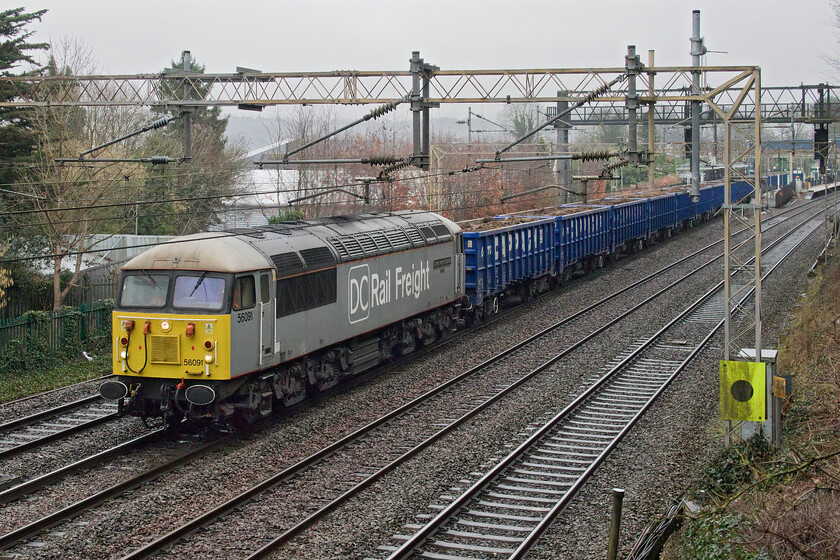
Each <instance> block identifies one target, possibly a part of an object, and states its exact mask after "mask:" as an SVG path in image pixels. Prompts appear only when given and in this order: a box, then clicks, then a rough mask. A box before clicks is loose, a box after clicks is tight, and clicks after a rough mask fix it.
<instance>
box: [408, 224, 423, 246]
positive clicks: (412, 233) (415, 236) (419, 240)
mask: <svg viewBox="0 0 840 560" xmlns="http://www.w3.org/2000/svg"><path fill="white" fill-rule="evenodd" d="M405 232H406V233H407V234H408V239H409V240H410V241H411V244H412V245H413V246H415V247H422V246H423V245H425V244H426V238H425V237H423V234H422V233H420V230H419V229H417V227H416V226H413V225H412V226H409V227H408V228H406V230H405Z"/></svg>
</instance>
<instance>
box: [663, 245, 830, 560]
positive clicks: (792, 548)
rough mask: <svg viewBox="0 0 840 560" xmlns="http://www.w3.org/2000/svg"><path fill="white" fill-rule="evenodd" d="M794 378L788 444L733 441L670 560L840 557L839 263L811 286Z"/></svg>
mask: <svg viewBox="0 0 840 560" xmlns="http://www.w3.org/2000/svg"><path fill="white" fill-rule="evenodd" d="M778 367H779V371H780V372H782V373H789V374H792V375H793V395H792V396H791V398H790V399H789V400H788V401H787V402H786V403H785V406H784V408H783V412H784V430H783V434H784V443H783V446H782V449H781V450H773V449H770V448H769V447H767V446H766V444H764V443H763V441H760V440H757V441H750V442H746V443H744V444H741V445H739V446H735V447H732V448H731V449H729V450H727V451H726V452H725V453H723V454H722V455H721V456H720V457H718V458H717V460H716V461H714V462H713V463H712V464H711V465H709V466H708V468H707V470H706V477H705V481H704V484H705V490H706V493H707V494H708V495H709V496H711V500H709V502H710V503H708V504H707V507H706V508H705V509H704V510H703V511H702V512H701V514H700V515H698V516H695V517H694V518H692V519H688V520H686V522H685V523H684V524H683V527H682V528H681V529H680V531H679V532H677V533H676V534H675V535H674V536H673V537H672V538H671V540H670V541H669V542H668V544H667V545H666V547H665V550H664V551H663V554H662V558H663V559H664V560H688V559H691V560H786V559H790V560H794V559H797V560H799V559H804V560H828V559H838V558H840V263H838V261H837V259H836V258H835V259H834V260H833V261H832V262H830V263H829V264H828V265H827V266H825V267H824V268H822V269H821V271H820V274H819V276H818V277H817V279H816V280H815V281H814V282H812V283H811V285H810V287H809V289H808V292H807V294H806V297H805V299H804V300H803V304H802V306H801V307H800V308H799V309H798V311H797V312H796V316H795V320H794V322H793V323H792V324H791V325H790V326H789V328H788V329H787V331H786V334H785V336H784V338H783V340H782V346H781V349H780V352H779V364H778Z"/></svg>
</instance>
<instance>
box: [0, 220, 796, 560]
mask: <svg viewBox="0 0 840 560" xmlns="http://www.w3.org/2000/svg"><path fill="white" fill-rule="evenodd" d="M803 211H804V210H803ZM795 214H798V212H797V213H792V214H791V215H795ZM784 219H785V218H781V217H780V219H779V222H781V221H783V220H784ZM717 244H718V243H713V244H710V245H708V246H706V247H704V248H702V249H700V250H699V251H696V252H695V253H693V254H692V255H689V256H688V257H685V258H683V259H680V260H679V261H677V262H675V263H673V264H672V265H669V266H667V267H665V268H663V269H662V270H660V271H657V272H656V273H654V274H651V275H649V276H648V277H646V278H644V279H642V280H640V281H638V282H636V283H634V284H632V285H631V286H628V287H626V288H624V289H622V290H620V291H618V292H616V293H615V294H612V295H610V296H608V297H606V298H604V299H602V300H601V301H599V302H597V303H596V304H594V305H593V306H590V308H589V309H594V308H596V307H599V306H601V305H603V304H604V303H605V302H607V301H609V300H611V299H613V298H614V297H616V296H618V295H619V294H621V293H624V292H626V291H628V290H630V289H632V288H634V287H636V286H639V285H641V284H643V283H644V282H647V281H648V280H650V279H651V278H653V277H655V276H657V275H659V274H661V273H662V271H664V270H668V269H671V268H674V267H676V266H678V265H679V264H681V263H684V262H686V261H687V260H688V259H690V258H692V257H694V256H697V255H699V254H701V253H703V252H704V251H706V250H708V249H709V248H711V247H713V246H715V245H717ZM710 262H711V261H710ZM708 264H709V263H706V265H708ZM706 265H704V266H706ZM584 311H586V310H584ZM583 313H584V312H583V311H582V312H580V313H578V314H575V315H574V316H571V317H569V318H566V319H564V320H563V321H560V322H558V323H557V324H556V325H553V326H552V327H549V328H548V329H546V330H545V331H543V332H541V333H538V335H535V337H532V338H531V339H529V340H528V341H526V343H527V342H530V341H533V340H535V339H537V338H539V337H540V336H544V335H545V334H546V333H547V332H550V331H552V330H554V329H556V328H557V327H559V326H561V325H562V324H565V323H568V322H569V321H571V320H573V319H574V318H576V317H579V316H581V315H582V314H583ZM593 336H594V335H593ZM522 346H523V345H519V347H522ZM515 348H516V347H514V348H511V349H509V350H508V351H506V352H505V353H502V355H503V356H504V355H507V354H509V353H511V352H512V351H514V350H515ZM558 359H559V358H558ZM488 362H489V361H488ZM483 365H486V364H482V366H483ZM546 367H547V366H546ZM475 369H476V368H473V370H475ZM473 370H470V371H469V372H465V374H463V375H462V376H461V377H459V378H457V379H455V380H453V381H452V382H450V383H449V384H447V385H446V386H442V387H440V388H438V389H437V390H435V391H433V392H431V393H441V392H444V391H446V390H447V388H448V389H449V390H450V391H452V390H453V389H452V387H453V386H454V385H455V383H457V382H458V381H459V380H461V379H464V378H466V377H469V376H471V375H473V374H474V373H475V371H473ZM532 373H533V374H536V373H538V372H532ZM524 381H525V380H524V379H523V380H522V381H520V382H519V383H517V384H516V385H515V386H518V385H519V384H521V383H522V382H524ZM515 386H513V384H511V386H510V388H509V389H508V390H506V391H504V392H503V393H501V394H499V395H498V396H497V397H496V398H495V399H493V400H490V401H489V402H487V403H486V404H485V405H484V406H482V407H480V408H476V409H475V410H473V411H472V412H468V413H465V414H463V415H462V419H461V420H460V421H459V422H458V423H457V424H456V425H459V424H461V423H463V421H465V420H466V419H468V418H469V417H471V416H473V415H474V414H477V413H478V412H479V411H480V410H483V409H484V408H485V407H486V406H489V405H490V404H492V402H495V400H497V399H498V398H501V397H502V396H503V395H504V394H507V393H508V392H509V391H511V390H513V389H515ZM433 396H434V395H431V394H427V395H424V396H423V397H421V399H418V401H420V400H427V399H430V398H432V397H433ZM419 404H420V403H419V402H414V403H409V404H408V405H406V406H405V407H402V408H401V409H398V410H397V411H394V412H393V413H392V414H391V415H389V416H388V417H385V418H382V419H380V420H379V421H377V422H374V423H372V424H371V425H369V426H367V427H365V428H363V429H362V430H360V431H359V432H357V433H355V434H351V436H348V437H347V438H344V439H343V440H342V441H340V442H336V443H335V444H333V445H332V446H330V447H328V448H325V449H323V450H321V451H320V452H318V453H316V454H315V455H313V456H311V457H310V458H307V459H306V460H304V461H301V462H300V463H299V464H298V465H295V466H293V467H291V468H289V469H285V470H284V471H283V472H281V473H278V474H277V475H276V476H274V477H271V478H269V479H268V480H266V481H265V482H264V483H263V484H261V485H259V486H258V487H255V488H253V489H251V490H249V491H248V492H246V493H245V494H243V495H241V496H238V497H237V498H234V499H233V500H231V501H229V502H227V503H225V504H222V506H220V507H219V508H216V510H214V511H212V512H207V513H206V514H205V515H202V516H201V518H198V519H196V520H194V521H193V522H191V523H189V524H187V525H185V526H184V527H181V528H179V529H177V530H175V531H173V532H172V533H170V534H169V535H166V536H164V537H163V538H162V539H159V540H158V541H156V542H154V543H151V544H150V545H149V546H147V547H144V548H143V549H141V550H138V551H135V552H134V553H132V554H130V555H128V556H127V557H126V558H141V557H147V556H149V555H151V554H154V553H155V552H156V550H160V549H162V548H165V547H167V546H170V545H171V544H172V543H174V542H177V541H178V540H179V539H180V538H182V537H183V536H185V535H188V534H189V533H191V532H193V531H195V530H196V529H198V528H200V527H203V526H206V525H207V524H209V523H210V522H211V521H212V520H213V519H216V518H218V516H220V515H223V514H224V513H227V512H229V511H231V510H232V509H233V508H235V507H239V506H241V505H242V504H244V503H246V502H248V501H249V500H251V499H253V498H254V497H255V496H257V495H259V494H260V493H262V492H263V491H265V490H266V489H269V488H272V487H275V486H277V485H278V484H281V483H282V482H286V481H289V480H292V479H294V478H296V477H298V476H299V475H300V474H301V473H303V472H305V471H307V470H310V469H311V468H312V467H313V466H314V465H316V464H318V463H319V462H321V461H323V460H324V459H325V458H327V457H330V456H332V455H335V454H338V453H339V452H340V451H341V450H342V449H347V446H348V445H350V446H351V447H352V444H358V443H359V441H360V438H361V437H363V436H364V435H366V434H373V433H374V432H375V430H376V429H377V428H379V427H381V426H384V425H386V424H389V423H393V422H394V420H395V419H396V418H398V417H400V415H403V417H404V418H409V419H410V418H414V417H416V412H415V413H414V414H413V415H410V414H407V413H409V411H410V410H412V409H413V408H414V407H415V406H417V405H419ZM403 421H407V420H403ZM408 421H410V420H408ZM392 427H396V424H394V426H392ZM453 429H454V426H453ZM441 435H443V434H442V433H440V434H438V435H437V436H433V438H431V439H428V438H427V439H428V441H426V442H421V443H419V444H418V445H417V446H415V447H416V448H417V449H414V450H413V451H411V452H407V453H403V454H401V455H400V456H399V457H397V458H396V459H397V463H396V464H399V463H401V462H402V461H404V460H406V459H407V458H409V457H410V456H413V455H414V454H416V453H417V452H419V450H420V449H422V448H424V447H425V446H427V445H429V444H431V443H432V442H433V441H434V440H435V439H437V438H439V437H440V436H441ZM144 437H147V436H144ZM374 437H375V435H374ZM140 439H143V438H138V440H140ZM151 439H152V438H151V437H150V438H149V440H151ZM412 443H414V442H412ZM129 444H135V445H136V443H135V442H128V443H127V444H123V446H125V448H127V447H128V446H129ZM214 445H216V444H214ZM123 446H120V447H123ZM408 447H411V445H409V446H408ZM214 449H217V447H212V448H211V447H209V446H208V448H202V449H200V450H196V451H195V452H193V453H190V454H187V455H186V456H184V457H181V458H179V459H176V460H175V461H173V462H171V463H167V464H166V465H161V466H160V467H159V468H157V469H155V470H154V471H150V472H149V473H144V474H142V475H140V476H138V477H135V478H133V479H131V480H129V481H126V483H123V484H121V485H115V486H114V487H112V488H109V489H107V490H105V491H103V492H100V493H98V494H97V495H95V496H92V497H90V498H87V499H85V500H81V501H80V502H78V503H77V504H73V505H72V506H71V507H68V508H64V509H63V510H62V511H60V512H56V514H53V515H51V516H48V517H47V518H44V519H43V520H39V521H38V522H35V523H32V524H29V525H27V526H26V527H23V528H21V529H20V530H17V531H14V532H13V533H9V534H8V535H5V536H3V537H0V548H8V547H10V546H13V545H14V544H16V543H18V542H20V541H21V540H23V539H26V538H29V537H31V536H33V535H35V534H37V533H39V532H40V531H42V530H44V529H46V528H47V527H51V526H54V525H56V524H58V523H60V522H62V521H63V520H66V519H69V518H71V517H73V516H75V515H78V514H79V513H81V512H83V511H85V510H86V509H88V508H90V507H94V506H96V505H98V504H101V503H102V502H104V501H105V500H107V499H109V498H112V497H114V496H117V495H120V494H122V493H124V492H126V491H128V490H130V489H131V488H136V487H137V486H139V485H140V484H143V483H144V482H146V481H149V480H152V479H154V478H157V477H158V476H161V475H162V474H164V473H166V472H170V471H171V470H173V469H175V468H177V467H178V466H180V465H183V464H186V463H188V462H190V461H192V460H195V459H197V458H199V457H201V456H204V455H206V454H207V453H209V452H210V451H212V450H214ZM116 453H118V451H117V450H116V448H114V449H113V450H108V451H107V452H103V453H101V454H99V455H101V456H103V457H98V456H94V457H91V458H88V459H85V460H83V461H80V462H79V463H77V464H74V465H71V466H68V467H65V468H64V469H60V471H64V472H62V473H60V472H58V471H56V472H55V473H50V474H49V475H45V476H44V477H40V478H39V479H36V480H33V481H30V483H31V484H32V486H30V487H29V489H24V488H18V489H17V490H15V489H12V490H15V491H16V492H17V493H16V494H15V493H8V494H7V493H0V503H2V502H5V501H10V500H12V499H15V498H16V497H20V496H21V495H25V494H26V493H27V492H28V491H32V490H34V489H36V488H38V487H43V486H45V485H47V484H50V483H51V482H52V481H54V480H55V479H57V478H58V477H60V476H66V475H67V474H69V473H70V472H75V471H78V470H80V469H82V468H86V465H89V464H93V463H94V462H95V461H101V460H104V459H105V458H106V457H105V455H106V454H107V455H108V456H114V454H116ZM383 468H384V467H383ZM390 468H392V467H390ZM384 472H387V471H383V473H384ZM383 473H372V474H373V476H370V477H366V479H365V481H363V483H362V484H359V485H357V486H356V487H354V488H352V489H350V490H348V492H346V493H344V494H342V495H341V496H339V497H338V498H337V499H336V500H334V502H335V503H334V504H333V506H331V507H332V508H334V507H337V505H338V504H340V503H341V502H342V501H343V500H345V499H346V498H348V497H349V496H350V495H352V494H355V493H356V492H358V491H359V490H361V489H363V488H364V487H366V486H367V485H369V484H370V482H372V481H373V480H375V479H376V478H378V476H381V474H383ZM366 474H369V473H366ZM30 483H27V484H30ZM22 486H23V485H22ZM7 492H8V491H7ZM331 507H330V506H329V505H328V506H327V508H325V509H324V511H330V510H331ZM314 521H315V518H313V519H311V520H310V521H309V522H306V520H305V521H304V523H302V524H299V525H298V526H296V527H293V528H292V529H290V530H289V531H288V533H289V535H288V537H289V538H290V537H291V536H293V534H297V533H298V532H300V531H301V530H303V528H305V526H307V525H308V524H310V523H312V522H314Z"/></svg>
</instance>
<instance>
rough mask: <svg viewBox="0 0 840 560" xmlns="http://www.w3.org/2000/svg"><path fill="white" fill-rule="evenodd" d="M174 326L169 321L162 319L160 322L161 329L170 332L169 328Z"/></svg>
mask: <svg viewBox="0 0 840 560" xmlns="http://www.w3.org/2000/svg"><path fill="white" fill-rule="evenodd" d="M171 328H172V325H170V324H169V321H161V322H160V330H162V331H163V332H169V329H171Z"/></svg>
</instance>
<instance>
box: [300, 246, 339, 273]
mask: <svg viewBox="0 0 840 560" xmlns="http://www.w3.org/2000/svg"><path fill="white" fill-rule="evenodd" d="M300 256H301V257H303V260H304V261H305V262H306V267H307V268H324V267H327V266H333V265H335V257H334V256H333V254H332V251H330V250H329V249H328V248H327V247H314V248H312V249H302V250H301V252H300Z"/></svg>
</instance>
